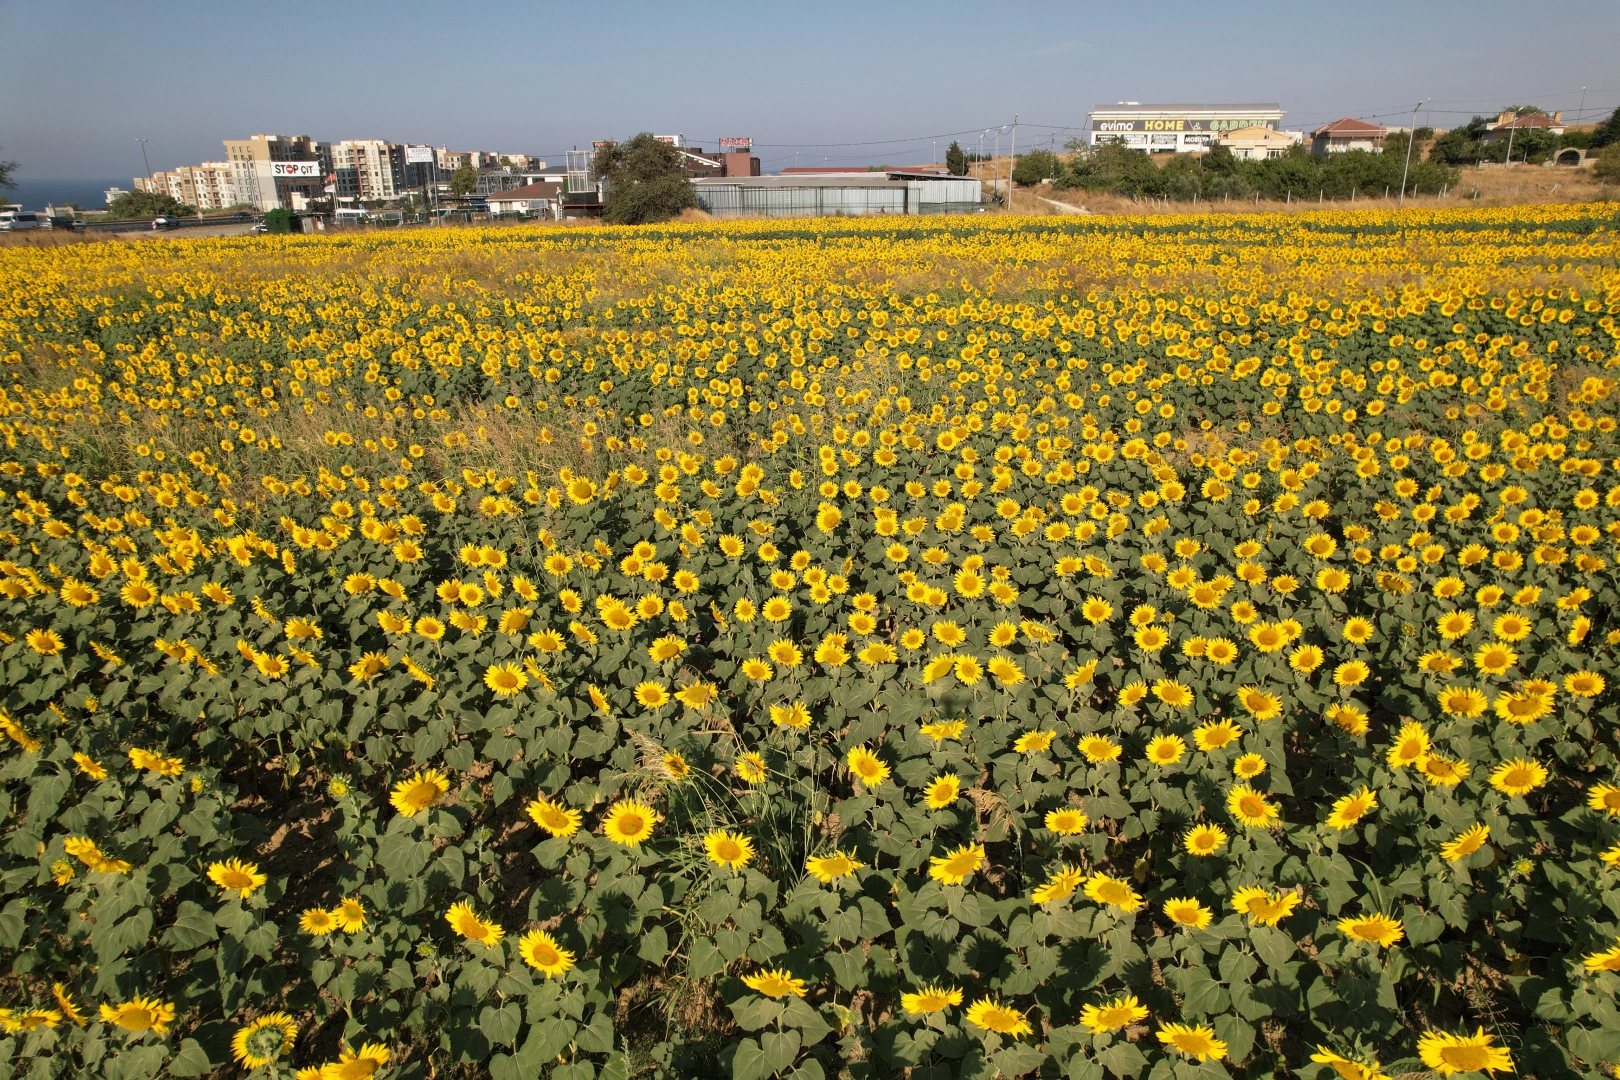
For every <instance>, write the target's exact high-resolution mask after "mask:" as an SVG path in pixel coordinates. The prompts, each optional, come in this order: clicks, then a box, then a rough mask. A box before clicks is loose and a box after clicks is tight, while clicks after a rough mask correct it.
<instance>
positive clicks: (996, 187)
mask: <svg viewBox="0 0 1620 1080" xmlns="http://www.w3.org/2000/svg"><path fill="white" fill-rule="evenodd" d="M999 157H1001V129H1000V128H996V137H995V138H994V139H993V140H992V141H991V146H990V190H991V192H992V193H994V194H995V195H996V197H998V198H999V197H1000V196H1001V162H999V161H997V160H996V159H997V158H999ZM1003 205H1005V204H1003Z"/></svg>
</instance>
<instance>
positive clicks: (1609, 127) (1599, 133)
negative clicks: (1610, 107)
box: [1592, 109, 1620, 147]
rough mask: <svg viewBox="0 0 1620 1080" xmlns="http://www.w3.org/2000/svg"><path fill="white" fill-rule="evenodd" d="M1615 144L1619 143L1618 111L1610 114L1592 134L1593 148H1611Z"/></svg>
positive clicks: (1619, 119)
mask: <svg viewBox="0 0 1620 1080" xmlns="http://www.w3.org/2000/svg"><path fill="white" fill-rule="evenodd" d="M1616 143H1620V109H1615V110H1614V112H1612V113H1610V114H1609V118H1608V119H1607V120H1605V121H1603V123H1601V124H1599V125H1598V126H1597V128H1596V130H1594V131H1593V132H1592V145H1593V146H1594V147H1602V146H1613V145H1614V144H1616Z"/></svg>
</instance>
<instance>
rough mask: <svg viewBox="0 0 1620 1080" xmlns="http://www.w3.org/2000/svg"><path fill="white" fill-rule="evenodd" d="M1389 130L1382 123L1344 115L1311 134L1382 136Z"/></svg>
mask: <svg viewBox="0 0 1620 1080" xmlns="http://www.w3.org/2000/svg"><path fill="white" fill-rule="evenodd" d="M1387 130H1388V129H1387V128H1385V127H1384V126H1383V125H1382V124H1369V123H1368V122H1367V121H1365V120H1357V119H1355V118H1354V117H1351V116H1346V117H1344V118H1342V119H1339V120H1335V121H1333V123H1331V124H1323V125H1322V126H1321V127H1319V128H1317V129H1316V130H1315V131H1313V132H1311V134H1312V135H1373V136H1380V137H1381V136H1383V135H1384V133H1385V132H1386V131H1387Z"/></svg>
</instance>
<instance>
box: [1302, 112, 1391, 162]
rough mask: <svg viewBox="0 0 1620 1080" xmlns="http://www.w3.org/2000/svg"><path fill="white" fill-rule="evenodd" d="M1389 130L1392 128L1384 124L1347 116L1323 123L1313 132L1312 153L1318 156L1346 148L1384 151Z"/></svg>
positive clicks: (1337, 152) (1376, 152)
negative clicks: (1385, 138)
mask: <svg viewBox="0 0 1620 1080" xmlns="http://www.w3.org/2000/svg"><path fill="white" fill-rule="evenodd" d="M1389 132H1390V129H1389V128H1387V127H1385V126H1384V125H1382V124H1369V123H1368V122H1367V121H1365V120H1357V119H1356V118H1355V117H1353V116H1346V117H1343V118H1342V119H1339V120H1335V121H1333V123H1331V124H1323V125H1322V126H1321V127H1319V128H1317V129H1316V130H1315V131H1313V132H1311V153H1313V154H1315V155H1317V156H1318V157H1321V156H1323V155H1326V154H1342V153H1344V152H1345V151H1346V150H1367V151H1369V152H1371V153H1374V154H1378V153H1382V152H1383V149H1384V136H1386V135H1388V134H1389Z"/></svg>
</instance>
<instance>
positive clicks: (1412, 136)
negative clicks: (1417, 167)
mask: <svg viewBox="0 0 1620 1080" xmlns="http://www.w3.org/2000/svg"><path fill="white" fill-rule="evenodd" d="M1421 108H1423V102H1421V101H1420V102H1418V103H1417V104H1416V105H1414V106H1412V126H1411V127H1410V128H1408V129H1407V131H1406V164H1405V165H1403V166H1402V167H1401V198H1400V201H1399V202H1398V203H1396V209H1400V208H1401V207H1403V206H1405V205H1406V174H1407V172H1409V171H1410V170H1411V168H1412V144H1413V143H1415V142H1417V114H1418V110H1419V109H1421Z"/></svg>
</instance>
